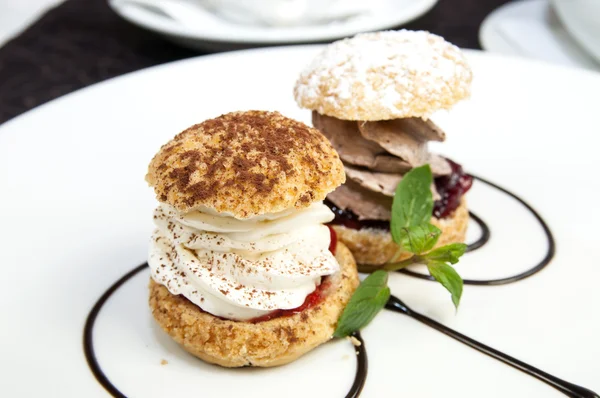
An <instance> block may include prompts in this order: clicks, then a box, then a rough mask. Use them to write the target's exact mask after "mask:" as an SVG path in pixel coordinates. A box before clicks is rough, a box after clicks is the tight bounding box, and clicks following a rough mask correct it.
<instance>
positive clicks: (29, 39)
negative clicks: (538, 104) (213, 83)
mask: <svg viewBox="0 0 600 398" xmlns="http://www.w3.org/2000/svg"><path fill="white" fill-rule="evenodd" d="M508 1H510V0H440V1H439V3H438V4H437V5H436V6H435V7H434V8H433V9H432V10H431V11H430V12H428V13H427V14H426V15H424V16H423V17H421V18H419V19H418V20H415V21H413V22H411V23H409V24H408V25H405V27H406V28H408V29H425V30H429V31H431V32H433V33H437V34H439V35H442V36H444V37H445V38H446V39H447V40H449V41H451V42H453V43H455V44H457V45H458V46H461V47H464V48H480V47H479V40H478V37H477V36H478V29H479V25H480V24H481V21H483V18H485V16H486V15H488V14H489V13H490V12H491V11H492V10H493V9H495V8H497V7H499V6H500V5H502V4H504V3H507V2H508ZM199 54H202V53H199V52H192V51H190V50H186V49H183V48H181V47H177V46H176V45H174V44H171V43H169V42H167V41H165V40H163V39H162V38H160V37H159V36H158V35H156V34H154V33H152V32H148V31H145V30H143V29H140V28H138V27H136V26H134V25H131V24H129V23H128V22H126V21H124V20H122V19H121V18H120V17H119V16H117V15H116V14H115V13H114V12H112V10H111V9H110V8H109V7H108V5H107V3H106V0H67V1H66V2H65V3H63V4H61V5H59V6H58V7H56V8H54V9H52V10H50V11H48V12H47V13H46V14H45V15H44V16H43V17H42V18H41V19H39V20H38V21H37V22H36V23H35V24H33V25H32V26H30V27H29V28H28V29H27V30H26V31H24V32H23V33H21V34H20V35H19V36H17V37H15V38H14V39H13V40H11V41H9V42H8V43H6V45H4V46H3V47H1V48H0V123H2V122H4V121H6V120H8V119H10V118H12V117H14V116H17V115H18V114H20V113H22V112H25V111H27V110H29V109H31V108H33V107H35V106H37V105H40V104H42V103H44V102H47V101H49V100H51V99H54V98H57V97H59V96H61V95H64V94H67V93H69V92H71V91H74V90H77V89H79V88H82V87H85V86H87V85H90V84H92V83H96V82H99V81H102V80H105V79H108V78H111V77H114V76H118V75H121V74H123V73H127V72H132V71H135V70H138V69H141V68H145V67H148V66H153V65H157V64H161V63H164V62H169V61H174V60H178V59H182V58H187V57H191V56H196V55H199Z"/></svg>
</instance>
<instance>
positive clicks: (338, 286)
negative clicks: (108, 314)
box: [150, 242, 359, 367]
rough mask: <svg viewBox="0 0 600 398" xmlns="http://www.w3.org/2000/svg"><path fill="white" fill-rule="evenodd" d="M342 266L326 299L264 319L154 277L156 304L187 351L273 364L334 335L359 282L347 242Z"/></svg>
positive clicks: (231, 363) (230, 362)
mask: <svg viewBox="0 0 600 398" xmlns="http://www.w3.org/2000/svg"><path fill="white" fill-rule="evenodd" d="M336 259H337V260H338V262H339V264H340V268H341V272H339V273H338V274H336V275H332V276H330V277H329V278H330V281H331V284H330V286H329V287H328V288H327V290H326V292H327V295H326V297H325V298H323V301H321V303H320V304H318V305H317V306H315V307H312V308H309V309H307V310H304V311H302V312H300V313H298V314H294V315H291V316H286V317H278V318H274V319H271V320H268V321H264V322H259V323H249V322H240V321H230V320H225V319H220V318H217V317H214V316H213V315H211V314H208V313H206V312H203V311H202V310H200V308H198V307H197V306H196V305H194V304H192V303H191V302H189V301H188V300H186V299H185V298H182V297H181V296H174V295H172V294H171V293H169V291H168V290H167V289H166V288H165V287H164V286H162V285H159V284H157V283H156V282H154V281H153V280H150V308H151V309H152V315H153V316H154V319H156V321H157V322H158V324H159V325H160V326H161V327H162V329H163V330H164V331H165V332H167V334H169V336H171V337H172V338H173V339H174V340H175V341H176V342H177V343H179V344H180V345H181V346H182V347H183V348H184V349H185V350H186V351H188V352H190V353H191V354H192V355H195V356H197V357H198V358H200V359H202V360H204V361H206V362H210V363H214V364H217V365H221V366H225V367H240V366H259V367H271V366H279V365H284V364H286V363H289V362H292V361H293V360H295V359H297V358H298V357H300V356H301V355H303V354H305V353H307V352H308V351H310V350H312V349H313V348H315V347H317V346H318V345H320V344H323V343H325V342H326V341H328V340H330V339H331V337H332V335H333V332H334V330H335V326H336V324H337V320H338V319H339V317H340V315H341V313H342V311H343V309H344V308H345V306H346V304H347V303H348V300H350V297H351V296H352V293H353V292H354V290H355V289H356V287H357V286H358V284H359V279H358V273H357V270H356V263H355V262H354V258H353V257H352V254H351V253H350V251H349V250H348V248H347V247H346V246H344V245H343V244H342V243H341V242H338V245H337V250H336Z"/></svg>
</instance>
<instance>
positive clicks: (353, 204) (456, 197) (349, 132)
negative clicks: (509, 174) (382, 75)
mask: <svg viewBox="0 0 600 398" xmlns="http://www.w3.org/2000/svg"><path fill="white" fill-rule="evenodd" d="M312 119H313V125H314V126H315V127H316V128H317V129H319V130H320V131H321V132H322V133H323V134H324V135H325V136H326V137H327V138H328V139H329V141H330V142H331V143H332V145H333V147H334V148H335V149H336V151H337V152H338V153H339V155H340V158H341V159H342V161H343V163H344V168H345V171H346V177H347V179H346V183H345V184H344V185H342V186H340V187H339V188H337V189H336V190H335V191H334V192H332V193H330V194H329V195H328V196H327V202H326V203H327V204H328V205H329V206H330V208H332V210H333V211H334V212H335V213H336V219H335V220H334V222H333V223H337V224H343V225H346V226H347V227H349V228H354V229H360V228H365V227H369V228H380V229H388V228H389V221H390V218H391V206H392V200H393V196H394V192H395V190H396V186H397V185H398V183H399V182H400V181H401V180H402V176H403V175H404V174H406V173H407V172H408V171H410V170H411V169H412V168H413V167H418V166H421V165H423V164H429V165H430V167H431V171H432V173H433V175H434V178H435V180H434V184H432V187H431V190H432V192H433V196H434V200H435V206H434V216H435V217H437V218H445V217H448V216H451V215H452V213H453V212H454V210H456V208H457V207H458V206H459V205H460V202H461V198H462V195H463V194H464V193H465V192H467V191H468V189H469V188H470V187H471V183H472V177H471V176H469V175H467V174H465V173H464V172H463V170H462V167H461V166H460V165H458V164H456V163H454V162H452V161H450V160H448V159H445V158H443V157H441V156H439V155H436V154H433V153H431V152H429V150H428V147H427V144H428V142H429V141H444V140H445V138H446V135H445V133H444V132H443V131H442V130H441V129H440V128H439V127H438V126H436V125H435V124H434V123H433V122H432V121H431V120H423V119H421V118H404V119H395V120H387V121H377V122H365V121H348V120H340V119H336V118H334V117H329V116H325V115H321V114H319V113H317V112H313V114H312Z"/></svg>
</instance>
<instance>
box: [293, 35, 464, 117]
mask: <svg viewBox="0 0 600 398" xmlns="http://www.w3.org/2000/svg"><path fill="white" fill-rule="evenodd" d="M471 80H472V72H471V69H470V67H469V65H468V64H467V60H466V57H465V56H464V54H463V53H462V52H461V51H460V49H459V48H458V47H456V46H455V45H453V44H451V43H448V42H447V41H445V40H444V39H443V38H442V37H440V36H437V35H434V34H431V33H429V32H425V31H409V30H400V31H387V32H377V33H364V34H359V35H356V36H354V37H353V38H350V39H344V40H340V41H337V42H334V43H333V44H331V45H329V46H327V47H326V48H325V49H324V50H323V51H322V52H321V53H320V54H319V55H318V56H317V57H316V58H315V59H314V60H313V62H312V63H311V64H310V65H309V66H308V67H307V68H306V69H305V70H304V71H303V72H302V74H301V75H300V78H299V79H298V81H297V82H296V86H295V89H294V96H295V98H296V102H297V103H298V104H299V105H300V106H301V107H303V108H308V109H311V110H314V111H317V112H319V113H320V114H322V115H327V116H332V117H336V118H338V119H343V120H362V121H379V120H391V119H398V118H406V117H422V118H427V117H429V116H430V115H431V114H432V113H434V112H435V111H438V110H440V109H449V108H450V107H452V106H453V105H454V104H455V103H456V102H458V101H460V100H462V99H464V98H467V97H468V96H469V95H470V86H471Z"/></svg>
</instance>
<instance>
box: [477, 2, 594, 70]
mask: <svg viewBox="0 0 600 398" xmlns="http://www.w3.org/2000/svg"><path fill="white" fill-rule="evenodd" d="M479 41H480V42H481V46H482V48H483V49H485V50H488V51H491V52H496V53H500V54H505V55H519V56H524V57H527V58H533V59H538V60H543V61H548V62H552V63H555V64H560V65H565V66H574V67H581V68H586V69H590V70H596V71H600V64H599V63H597V62H596V61H595V60H594V59H593V58H592V57H591V56H590V55H589V54H588V53H587V52H586V51H585V50H584V49H583V48H582V47H581V46H580V45H579V44H578V43H577V42H576V41H575V40H574V39H573V38H572V37H571V36H570V34H569V32H567V30H565V27H564V26H563V24H562V23H561V21H559V20H558V18H557V17H556V15H555V13H554V10H553V9H552V7H551V6H550V4H549V2H548V1H547V0H526V1H519V2H515V3H508V4H505V5H503V6H502V7H499V8H497V9H496V10H494V11H493V12H492V13H491V14H490V15H488V16H487V17H486V19H485V20H484V21H483V23H482V24H481V27H480V29H479Z"/></svg>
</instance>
